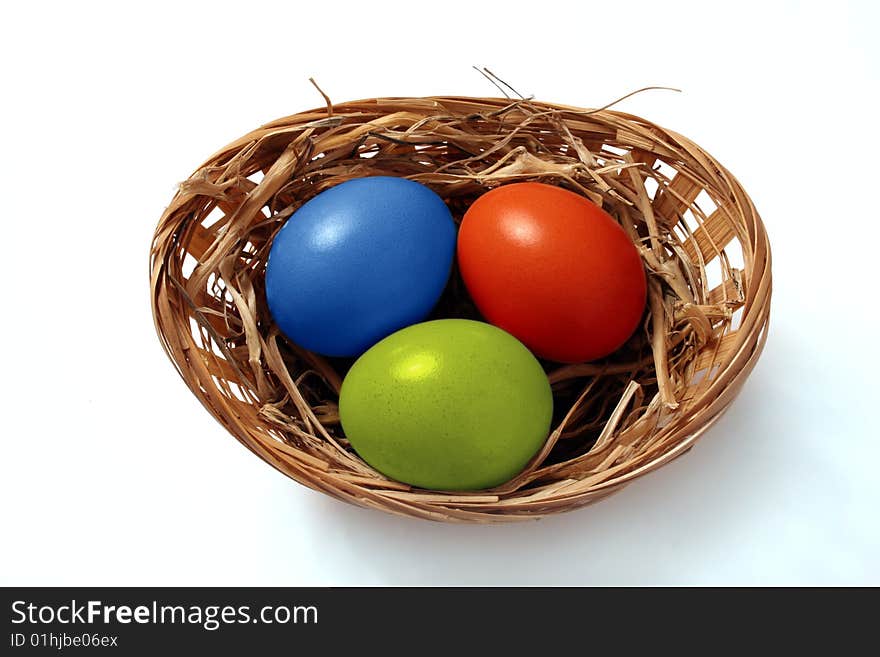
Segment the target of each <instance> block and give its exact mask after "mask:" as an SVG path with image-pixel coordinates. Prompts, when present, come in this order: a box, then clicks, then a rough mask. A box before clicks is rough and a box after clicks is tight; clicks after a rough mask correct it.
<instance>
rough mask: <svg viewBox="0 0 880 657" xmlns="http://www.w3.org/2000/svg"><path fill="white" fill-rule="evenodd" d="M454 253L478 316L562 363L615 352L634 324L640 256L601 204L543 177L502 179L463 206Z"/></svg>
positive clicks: (642, 290) (641, 292) (640, 302)
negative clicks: (506, 182) (525, 180)
mask: <svg viewBox="0 0 880 657" xmlns="http://www.w3.org/2000/svg"><path fill="white" fill-rule="evenodd" d="M458 260H459V266H460V269H461V274H462V278H463V279H464V282H465V285H466V286H467V289H468V292H469V293H470V295H471V297H472V298H473V300H474V302H475V303H476V305H477V307H478V308H479V310H480V312H481V313H482V315H483V316H484V317H485V318H486V319H487V320H488V321H489V322H491V323H492V324H495V325H497V326H500V327H501V328H503V329H505V330H506V331H509V332H510V333H512V334H513V335H514V336H516V337H517V338H519V339H520V340H522V341H523V342H524V343H525V344H526V346H528V347H529V348H530V349H531V350H532V351H533V352H535V353H536V354H538V355H539V356H542V357H544V358H547V359H549V360H554V361H560V362H564V363H577V362H582V361H591V360H596V359H598V358H602V357H604V356H607V355H608V354H610V353H612V352H614V351H616V350H617V349H619V348H620V347H621V346H622V345H623V344H624V343H625V342H626V341H627V339H628V338H629V337H630V336H631V335H632V334H633V332H634V331H635V329H636V328H637V327H638V326H639V323H640V321H641V319H642V315H643V314H644V310H645V300H646V293H647V284H646V278H645V270H644V266H643V264H642V260H641V256H640V255H639V252H638V250H637V249H636V247H635V245H634V244H633V242H632V240H631V239H630V237H629V236H628V235H627V234H626V231H624V230H623V228H621V226H620V225H619V224H618V223H617V222H616V221H615V220H614V219H613V218H612V217H611V216H610V215H609V214H608V213H607V212H605V211H604V210H602V208H600V207H599V206H597V205H596V204H594V203H592V202H591V201H589V200H588V199H586V198H584V197H583V196H580V195H578V194H575V193H574V192H571V191H568V190H567V189H562V188H561V187H555V186H553V185H546V184H543V183H533V182H529V183H513V184H509V185H503V186H501V187H498V188H496V189H493V190H492V191H489V192H487V193H486V194H483V195H482V196H480V197H479V198H478V199H477V200H476V201H475V202H474V203H473V204H471V206H470V207H469V208H468V210H467V212H466V213H465V215H464V218H463V219H462V223H461V229H460V231H459V236H458Z"/></svg>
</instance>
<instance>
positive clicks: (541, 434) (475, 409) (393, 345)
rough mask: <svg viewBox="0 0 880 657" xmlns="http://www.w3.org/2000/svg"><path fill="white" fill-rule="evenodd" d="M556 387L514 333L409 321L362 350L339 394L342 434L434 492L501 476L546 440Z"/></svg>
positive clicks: (375, 461) (363, 452) (379, 466)
mask: <svg viewBox="0 0 880 657" xmlns="http://www.w3.org/2000/svg"><path fill="white" fill-rule="evenodd" d="M552 412H553V395H552V393H551V391H550V384H549V383H548V381H547V376H546V375H545V373H544V370H543V369H541V365H540V364H539V363H538V361H537V360H536V359H535V357H534V356H533V355H532V354H531V353H530V352H529V350H528V349H526V348H525V346H523V345H522V343H520V342H519V341H518V340H517V339H516V338H514V337H513V336H511V335H510V334H508V333H506V332H504V331H502V330H501V329H499V328H496V327H494V326H491V325H489V324H485V323H483V322H475V321H471V320H466V319H440V320H435V321H431V322H425V323H422V324H416V325H414V326H410V327H407V328H405V329H402V330H400V331H398V332H397V333H394V334H392V335H390V336H388V337H387V338H385V339H384V340H382V341H381V342H379V343H378V344H376V345H375V346H373V347H372V348H371V349H370V350H369V351H367V352H366V353H365V354H363V355H362V356H361V357H360V358H359V359H358V360H357V361H356V362H355V364H354V365H353V366H352V368H351V370H350V371H349V372H348V374H347V375H346V377H345V380H344V381H343V384H342V390H341V393H340V395H339V415H340V419H341V422H342V428H343V429H344V430H345V435H346V437H347V438H348V440H349V441H350V442H351V445H352V447H354V449H355V450H356V451H357V453H358V454H359V455H360V456H361V457H362V458H363V459H364V460H365V461H366V462H367V463H369V464H370V465H371V466H373V467H374V468H375V469H376V470H378V471H379V472H381V473H383V474H385V475H386V476H388V477H390V478H392V479H396V480H398V481H402V482H405V483H407V484H412V485H413V486H419V487H422V488H431V489H435V490H477V489H481V488H490V487H492V486H496V485H498V484H501V483H503V482H505V481H507V480H509V479H511V478H512V477H513V476H515V475H516V474H517V473H519V472H520V471H521V470H522V469H523V467H524V466H525V465H526V463H528V461H529V459H531V458H532V456H534V455H535V453H536V452H537V451H538V450H539V449H540V448H541V446H542V445H543V444H544V441H545V440H546V438H547V435H548V433H549V430H550V420H551V415H552Z"/></svg>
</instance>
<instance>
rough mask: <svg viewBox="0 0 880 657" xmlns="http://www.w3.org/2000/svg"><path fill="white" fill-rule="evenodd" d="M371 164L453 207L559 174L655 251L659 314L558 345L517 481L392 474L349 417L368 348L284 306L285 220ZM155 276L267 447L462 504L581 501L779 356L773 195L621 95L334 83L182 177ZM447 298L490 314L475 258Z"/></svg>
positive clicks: (414, 494)
mask: <svg viewBox="0 0 880 657" xmlns="http://www.w3.org/2000/svg"><path fill="white" fill-rule="evenodd" d="M367 175H391V176H405V177H408V178H411V179H413V180H417V181H419V182H422V183H424V184H426V185H428V186H429V187H431V188H432V189H433V190H434V191H436V192H437V193H438V194H439V195H440V196H441V197H442V198H443V199H444V200H445V201H446V202H447V204H448V205H449V207H450V209H451V211H452V213H453V216H454V217H455V219H456V221H459V220H460V219H461V217H462V215H463V214H464V211H465V210H466V209H467V207H468V205H469V204H470V203H471V202H472V201H473V200H474V199H476V198H477V197H478V196H479V195H480V194H481V193H483V192H485V191H486V190H488V189H491V188H493V187H495V186H498V185H500V184H504V183H508V182H518V181H526V180H529V181H541V182H546V183H550V184H555V185H560V186H563V187H566V188H568V189H571V190H573V191H575V192H578V193H580V194H583V195H585V196H587V197H588V198H590V199H591V200H593V201H594V202H596V203H599V204H601V205H602V206H603V207H604V208H605V209H606V210H607V211H608V212H609V213H610V214H612V216H614V217H615V218H616V219H617V220H618V221H619V222H620V223H621V225H622V226H623V227H624V229H625V230H626V231H627V232H628V234H629V235H630V237H631V238H632V240H633V242H634V243H635V244H636V245H637V246H638V248H639V250H640V253H641V255H642V259H643V261H644V263H645V267H646V270H647V272H648V308H647V310H646V314H645V319H644V323H643V325H642V327H641V329H640V330H639V331H637V333H636V335H634V336H633V338H632V339H631V340H630V341H629V342H628V343H627V345H626V346H625V347H624V348H623V349H621V350H620V351H619V352H618V353H616V354H614V355H613V356H612V357H609V358H608V359H606V360H603V361H601V362H596V363H588V364H575V365H559V364H554V363H544V365H545V368H546V369H547V372H548V376H549V379H550V382H551V384H552V386H553V391H554V403H555V407H556V416H555V419H554V427H553V431H552V433H551V435H550V437H549V438H548V440H547V443H546V444H545V446H544V448H543V449H542V450H541V452H540V453H539V454H538V455H537V456H536V457H535V459H533V461H532V462H531V463H530V464H529V466H528V467H527V468H526V470H525V471H524V472H523V473H522V474H520V475H519V476H518V477H517V478H515V479H514V480H513V481H511V482H508V483H506V484H504V485H502V486H499V487H497V488H495V489H492V490H487V491H477V492H472V493H467V492H464V493H448V492H439V491H426V490H421V489H415V488H411V487H410V486H407V485H405V484H401V483H399V482H395V481H390V480H388V479H387V478H385V477H384V476H382V475H381V474H379V473H377V472H376V471H374V470H373V469H372V468H370V467H369V466H368V465H366V464H365V463H364V462H363V461H362V460H361V459H359V458H358V456H357V455H356V454H355V453H354V452H353V451H352V450H351V448H350V446H349V445H348V442H347V441H346V440H345V437H344V434H343V432H342V429H341V427H340V425H339V416H338V409H337V401H338V393H339V388H340V385H341V380H342V376H344V373H345V369H346V368H347V367H348V365H349V364H350V361H346V360H339V359H325V358H323V357H321V356H318V355H315V354H312V353H309V352H307V351H304V350H302V349H300V348H299V347H298V346H297V345H295V344H293V343H291V342H290V341H289V340H287V339H286V338H285V337H284V336H283V335H281V334H279V332H278V329H277V327H276V326H275V325H274V324H273V322H272V319H271V316H270V315H269V312H268V309H267V307H266V301H265V297H264V291H263V275H264V267H265V262H266V257H267V255H268V251H269V247H270V245H271V241H272V237H273V236H274V234H275V232H276V231H277V230H278V229H279V228H280V227H281V225H282V224H283V222H284V220H285V219H286V218H287V217H289V216H290V215H291V214H292V213H293V212H294V211H295V210H296V209H297V208H298V207H299V206H300V205H302V204H303V203H304V202H305V201H307V200H308V199H309V198H311V197H313V196H314V195H316V194H318V193H319V192H321V191H322V190H325V189H327V188H329V187H331V186H333V185H336V184H338V183H340V182H343V181H345V180H347V179H350V178H356V177H361V176H367ZM150 276H151V280H150V282H151V291H152V305H153V314H154V319H155V324H156V329H157V331H158V334H159V336H160V339H161V341H162V344H163V346H164V348H165V350H166V351H167V353H168V355H169V356H170V358H171V360H172V362H173V363H174V365H175V366H176V368H177V370H178V372H179V373H180V375H181V377H182V378H183V380H184V381H185V382H186V384H187V385H188V386H189V388H190V389H191V390H192V392H193V393H194V394H195V395H196V397H198V398H199V400H200V401H201V402H202V404H203V405H204V406H205V408H207V409H208V411H209V412H210V413H211V414H212V415H213V416H214V417H215V418H217V420H219V421H220V422H221V424H223V426H225V427H226V429H227V430H228V431H229V432H230V433H232V434H233V435H234V436H235V437H236V438H237V439H238V440H239V441H240V442H241V443H242V444H243V445H245V446H246V447H247V448H248V449H250V450H251V451H252V452H254V453H255V454H257V455H258V456H259V457H260V458H262V459H264V460H265V461H266V462H268V463H269V464H271V465H272V466H274V467H275V468H277V469H278V470H280V471H281V472H283V473H285V474H287V475H288V476H290V477H292V478H293V479H295V480H296V481H298V482H300V483H302V484H304V485H306V486H309V487H311V488H313V489H315V490H320V491H323V492H325V493H328V494H330V495H332V496H334V497H337V498H340V499H342V500H345V501H348V502H352V503H356V504H359V505H362V506H367V507H372V508H378V509H382V510H385V511H389V512H393V513H399V514H404V515H409V516H416V517H421V518H427V519H433V520H445V521H464V522H467V521H476V522H491V521H505V520H517V519H523V518H535V517H541V516H543V515H547V514H551V513H557V512H560V511H565V510H568V509H572V508H575V507H579V506H583V505H585V504H588V503H590V502H594V501H596V500H598V499H601V498H602V497H604V496H606V495H609V494H610V493H612V492H614V491H616V490H619V489H620V488H621V487H622V486H624V485H626V484H627V483H629V482H631V481H632V480H633V479H635V478H637V477H639V476H641V475H644V474H646V473H647V472H650V471H651V470H654V469H656V468H657V467H659V466H661V465H663V464H664V463H666V462H668V461H670V460H671V459H673V458H675V457H677V456H679V455H681V454H683V453H684V452H686V451H687V450H688V449H690V447H691V446H692V445H693V443H694V441H695V440H696V439H697V438H698V437H699V436H700V435H702V434H703V432H704V431H705V430H706V429H707V428H709V427H710V426H711V425H712V424H713V423H714V422H715V421H716V420H717V419H718V418H719V417H720V415H721V414H722V413H723V412H724V410H725V409H726V408H727V407H728V406H729V404H730V403H731V401H732V400H733V399H734V397H735V396H736V394H737V393H738V392H739V390H740V388H741V386H742V384H743V382H744V381H745V379H746V377H747V375H748V374H749V372H750V371H751V369H752V367H753V366H754V364H755V362H756V360H757V358H758V356H759V355H760V352H761V349H762V347H763V345H764V340H765V339H766V334H767V330H766V329H767V324H768V319H769V311H770V292H771V278H770V248H769V243H768V240H767V235H766V233H765V230H764V226H763V224H762V222H761V219H760V217H759V215H758V213H757V211H756V210H755V207H754V205H753V204H752V202H751V200H750V199H749V197H748V196H747V194H746V193H745V191H744V190H743V189H742V187H741V186H740V184H739V183H738V182H737V180H736V179H735V178H734V177H733V176H732V175H731V174H730V173H729V172H728V171H727V170H726V169H725V168H724V167H723V166H721V164H719V163H718V162H717V161H716V160H714V159H713V158H712V157H711V156H710V155H708V154H707V153H706V152H705V151H703V150H702V149H701V148H699V147H698V146H697V145H695V144H694V143H693V142H691V141H690V140H688V139H686V138H685V137H683V136H681V135H679V134H676V133H674V132H671V131H669V130H664V129H662V128H660V127H658V126H656V125H654V124H652V123H650V122H648V121H646V120H644V119H641V118H638V117H635V116H631V115H627V114H624V113H621V112H617V111H613V110H599V111H596V110H583V109H578V108H573V107H565V106H560V105H551V104H548V103H541V102H537V101H533V100H508V99H493V98H458V97H456V98H379V99H370V100H364V101H356V102H349V103H343V104H337V105H331V104H330V103H329V101H328V104H327V107H326V108H321V109H319V110H314V111H308V112H303V113H300V114H295V115H293V116H289V117H286V118H283V119H279V120H277V121H274V122H272V123H270V124H268V125H265V126H263V127H261V128H259V129H257V130H254V131H253V132H251V133H249V134H247V135H245V136H243V137H242V138H240V139H238V140H236V141H235V142H233V143H231V144H229V145H228V146H227V147H225V148H224V149H222V150H220V151H219V152H218V153H216V154H215V155H214V156H212V157H211V158H210V159H209V160H208V161H207V162H206V163H205V164H203V165H202V166H201V167H199V169H198V170H197V171H196V172H195V173H194V174H193V175H192V176H191V177H190V178H189V179H188V180H186V181H185V182H183V183H181V185H180V188H179V191H178V193H177V194H176V196H175V197H174V199H173V200H172V202H171V204H170V206H169V207H168V208H167V209H166V211H165V213H164V214H163V216H162V218H161V220H160V222H159V225H158V227H157V229H156V234H155V238H154V242H153V245H152V250H151V257H150ZM573 284H576V283H573ZM435 316H437V317H444V316H446V317H449V316H452V317H478V315H477V313H476V310H475V308H474V307H473V305H472V304H471V302H470V300H469V299H468V297H467V294H466V292H465V290H464V287H463V285H462V283H461V280H460V278H459V276H458V275H457V272H454V273H453V277H452V279H451V281H450V284H449V286H448V288H447V290H446V292H445V293H444V296H443V298H442V299H441V301H440V304H439V306H438V308H437V310H436V311H435Z"/></svg>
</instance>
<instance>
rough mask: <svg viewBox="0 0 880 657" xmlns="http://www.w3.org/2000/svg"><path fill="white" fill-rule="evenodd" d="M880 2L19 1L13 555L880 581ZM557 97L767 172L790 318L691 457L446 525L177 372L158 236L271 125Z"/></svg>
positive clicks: (2, 30)
mask: <svg viewBox="0 0 880 657" xmlns="http://www.w3.org/2000/svg"><path fill="white" fill-rule="evenodd" d="M878 6H880V5H878V4H877V3H872V2H864V3H846V2H822V3H815V4H814V3H809V4H807V3H804V4H799V3H773V2H766V1H765V2H761V3H757V4H750V3H735V4H734V3H720V4H719V3H694V4H692V5H691V4H681V3H674V2H667V1H662V2H661V1H655V2H647V3H637V2H626V3H615V2H601V3H587V2H570V3H566V2H552V1H547V2H538V3H528V6H527V3H520V2H513V1H508V2H471V1H469V2H460V3H459V2H452V1H447V2H441V3H435V2H417V1H414V0H408V1H406V2H382V1H379V2H371V3H361V2H358V3H350V4H349V3H344V2H340V1H339V0H336V1H334V2H324V3H320V2H319V3H304V4H302V5H300V3H297V2H293V1H291V0H288V1H286V2H282V3H278V4H277V5H270V4H266V3H261V2H240V1H236V2H217V1H214V2H204V3H184V2H175V3H169V4H164V3H159V2H149V3H138V4H136V5H135V4H134V3H103V4H98V3H94V2H78V3H60V2H59V3H45V2H17V3H13V4H10V5H9V6H7V7H5V8H4V10H3V13H4V16H3V20H2V24H0V55H2V58H0V61H2V69H0V70H2V72H0V75H2V92H3V93H2V95H3V97H4V99H3V100H2V104H0V117H2V121H0V137H2V141H0V181H2V190H3V195H2V205H0V222H2V223H0V226H2V239H3V258H2V269H0V282H2V302H0V303H2V308H3V310H2V323H0V331H2V346H3V352H2V361H0V362H2V373H0V382H2V383H0V385H2V387H3V390H2V413H3V424H2V427H0V434H2V438H0V440H2V447H3V452H2V459H0V505H2V506H0V509H2V511H0V526H2V528H3V529H2V534H3V538H2V540H0V583H3V584H23V585H24V584H31V585H37V584H39V585H49V584H91V585H137V584H142V585H147V584H149V585H166V584H167V585H196V584H205V585H233V584H234V585H307V584H308V585H346V584H348V585H362V584H447V585H448V584H483V585H495V584H552V585H557V584H572V585H574V584H647V585H654V584H880V563H878V554H880V527H878V515H880V514H878V503H880V484H878V475H877V471H878V467H880V442H878V437H880V431H878V426H877V425H878V421H877V403H878V395H877V393H878V385H877V376H878V372H880V368H878V366H880V363H878V357H877V352H878V344H880V337H878V326H877V322H876V318H875V316H874V313H873V309H874V307H875V306H876V304H877V300H876V293H877V273H876V272H877V264H876V262H877V261H876V253H877V251H876V249H877V234H878V231H877V226H878V219H880V216H878V214H880V213H878V201H877V192H878V187H880V184H878V181H880V178H878V157H880V155H878V154H880V143H878V138H877V135H878V132H880V130H878V126H877V117H878V116H880V106H878V102H877V93H878V81H880V80H878V67H880V57H878V53H880V50H878V46H877V41H876V32H877V28H878V27H880V14H878V9H877V7H878ZM473 64H477V65H485V66H488V67H489V68H490V69H493V70H494V71H496V72H497V73H499V74H500V75H501V76H502V77H505V78H506V79H508V81H510V82H512V83H513V85H514V86H516V87H517V88H518V89H519V90H520V91H522V92H523V93H526V94H534V95H535V96H536V97H537V98H538V99H542V100H550V101H556V102H562V103H567V104H572V105H580V106H585V107H596V106H599V105H602V104H604V103H606V102H607V101H610V100H612V99H614V98H616V97H618V96H620V95H623V94H625V93H627V92H628V91H631V90H633V89H636V88H639V87H642V86H645V85H652V84H660V85H669V86H675V87H680V88H681V89H683V93H680V94H676V93H673V92H662V91H656V92H648V93H645V94H642V95H639V96H637V97H634V98H632V99H630V100H627V101H625V102H624V103H622V104H621V105H620V106H618V108H619V109H622V110H625V111H630V112H633V113H636V114H641V115H643V116H645V117H647V118H650V119H652V120H654V121H656V122H657V123H660V124H661V125H665V126H667V127H669V128H672V129H674V130H678V131H680V132H683V133H685V134H687V135H688V136H690V137H691V138H693V139H694V140H695V141H697V143H700V144H701V145H702V146H704V147H705V148H706V149H707V150H709V151H710V152H711V153H713V154H714V155H715V156H716V157H717V158H719V160H720V161H722V162H723V163H725V164H726V165H727V166H728V168H730V169H731V170H732V171H733V172H734V173H735V174H736V175H737V176H738V177H739V179H740V180H741V182H742V183H743V184H744V186H745V187H746V189H747V190H748V191H749V193H750V194H751V196H752V197H753V199H754V201H755V203H756V204H757V206H758V208H759V210H760V212H761V214H762V215H763V217H764V220H765V222H766V224H767V226H768V230H769V233H770V237H771V241H772V245H773V249H774V250H773V256H774V271H773V274H774V298H773V312H772V321H771V333H770V339H769V341H768V343H767V347H766V350H765V352H764V355H763V357H762V359H761V361H760V362H759V364H758V366H757V368H756V369H755V371H754V373H753V374H752V377H751V378H750V380H749V381H748V383H747V384H746V386H745V388H744V390H743V392H742V394H741V396H740V397H739V399H738V400H737V401H736V403H735V404H734V406H733V407H732V409H731V410H730V412H729V413H728V414H727V415H726V416H725V417H724V418H723V420H722V421H721V422H719V424H718V425H716V426H715V427H714V428H713V429H712V430H711V431H710V432H709V433H708V434H707V435H706V436H705V437H704V438H703V439H702V440H701V441H700V442H699V443H698V445H697V446H696V448H695V449H694V450H693V451H692V452H691V453H690V454H689V455H687V456H686V457H684V458H682V459H679V460H677V461H676V462H674V463H672V464H670V465H668V466H666V467H664V468H663V469H661V470H660V471H658V472H656V473H654V474H652V475H650V476H648V477H646V478H643V479H640V480H639V481H637V482H636V483H634V484H632V485H631V486H630V487H628V488H627V489H626V490H624V491H623V492H621V493H619V494H617V495H615V496H613V497H611V498H609V499H608V500H607V501H605V502H602V503H600V504H598V505H595V506H592V507H589V508H587V509H584V510H582V511H578V512H574V513H570V514H566V515H563V516H558V517H554V518H550V519H547V520H544V521H541V522H531V523H526V524H519V525H512V526H490V527H485V526H452V525H450V526H447V525H438V524H430V523H426V522H420V521H414V520H407V519H401V518H396V517H392V516H386V515H384V514H380V513H377V512H372V511H366V510H362V509H358V508H354V507H350V506H348V505H345V504H343V503H340V502H337V501H335V500H332V499H330V498H327V497H324V496H322V495H320V494H318V493H314V492H311V491H309V490H307V489H305V488H303V487H301V486H299V485H297V484H296V483H294V482H292V481H290V480H288V479H286V478H285V477H283V476H282V475H280V474H278V473H276V472H275V471H274V470H272V469H271V468H270V467H269V466H267V465H265V464H264V463H262V462H261V461H259V460H258V459H257V458H256V457H254V456H252V455H251V454H250V453H249V452H247V451H246V450H245V449H244V448H243V447H241V446H240V445H239V444H238V443H237V442H236V441H235V440H234V439H233V438H232V437H230V436H229V435H227V434H226V433H225V432H224V430H223V429H222V428H221V427H220V425H218V424H217V423H216V422H215V421H214V420H213V419H212V418H210V417H209V416H208V415H207V413H206V412H205V411H204V410H203V409H202V407H201V406H200V405H199V404H198V402H197V401H196V400H195V398H194V397H193V396H192V395H191V394H190V393H189V391H188V390H187V388H186V387H185V386H184V384H183V383H182V382H181V381H180V380H179V378H178V376H177V374H176V373H175V372H174V370H173V368H172V366H171V364H170V363H169V362H168V360H167V359H166V357H165V355H164V353H163V352H162V350H161V348H160V346H159V342H158V340H157V339H156V336H155V333H154V329H153V324H152V319H151V315H150V308H149V289H148V270H147V255H148V249H149V245H150V239H151V236H152V231H153V229H154V227H155V224H156V221H157V220H158V218H159V215H160V214H161V212H162V210H163V208H164V207H165V205H166V204H167V203H168V202H169V201H170V199H171V197H172V195H173V193H174V185H175V183H176V182H178V181H180V180H182V179H184V178H186V177H187V176H188V175H189V173H190V172H191V171H192V170H193V169H194V168H195V166H197V165H198V164H199V163H200V162H201V161H202V160H204V159H205V158H206V157H207V156H208V155H210V154H211V153H212V152H213V151H214V150H216V149H217V148H219V147H220V146H222V145H224V144H226V143H227V142H229V141H231V140H232V139H233V138H236V137H238V136H239V135H241V134H243V133H245V132H246V131H248V130H250V129H252V128H254V127H256V126H258V125H260V124H261V123H264V122H266V121H269V120H271V119H274V118H276V117H279V116H283V115H286V114H291V113H294V112H297V111H301V110H305V109H309V108H312V107H315V106H319V105H321V104H322V100H321V98H320V97H319V96H318V95H317V93H316V92H315V91H314V89H313V88H312V87H311V86H310V85H309V83H308V81H307V78H308V77H309V76H312V75H313V76H315V77H316V78H317V79H318V81H319V83H320V84H321V85H322V87H323V88H324V89H325V90H326V91H327V92H328V94H330V96H331V97H332V98H333V99H334V100H336V101H343V100H348V99H354V98H363V97H372V96H381V95H430V94H461V95H495V94H496V91H495V89H494V87H492V86H491V85H489V83H488V82H487V81H486V80H485V79H484V78H482V77H481V76H480V75H478V74H477V73H476V72H475V71H474V70H473V69H472V68H471V66H472V65H473Z"/></svg>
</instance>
